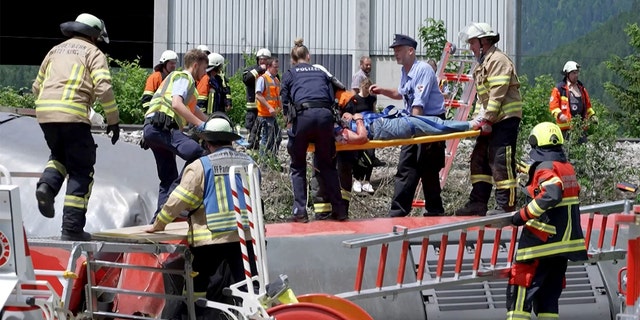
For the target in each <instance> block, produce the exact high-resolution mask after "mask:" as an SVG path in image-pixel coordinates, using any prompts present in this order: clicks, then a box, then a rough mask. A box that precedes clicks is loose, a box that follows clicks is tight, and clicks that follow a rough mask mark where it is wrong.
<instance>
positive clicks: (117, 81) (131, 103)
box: [95, 58, 149, 124]
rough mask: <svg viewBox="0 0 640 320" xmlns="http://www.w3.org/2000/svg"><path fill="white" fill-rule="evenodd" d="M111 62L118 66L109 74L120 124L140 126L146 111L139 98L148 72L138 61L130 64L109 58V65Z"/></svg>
mask: <svg viewBox="0 0 640 320" xmlns="http://www.w3.org/2000/svg"><path fill="white" fill-rule="evenodd" d="M112 62H113V63H115V64H116V65H117V66H118V67H117V68H114V69H113V72H112V74H111V84H112V86H113V93H114V95H115V96H116V102H117V103H118V111H119V113H120V122H121V123H127V124H141V123H142V122H143V121H144V113H145V111H146V110H144V108H143V107H142V104H141V103H140V97H142V92H143V91H144V85H145V82H146V81H147V77H148V76H149V72H148V71H147V70H146V69H144V68H141V67H140V59H135V60H133V61H131V62H130V61H126V60H124V61H122V60H118V59H111V58H109V63H112ZM95 109H96V111H100V112H102V107H97V106H96V108H95ZM103 114H104V113H103Z"/></svg>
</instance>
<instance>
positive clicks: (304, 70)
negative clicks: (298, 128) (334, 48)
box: [288, 63, 335, 106]
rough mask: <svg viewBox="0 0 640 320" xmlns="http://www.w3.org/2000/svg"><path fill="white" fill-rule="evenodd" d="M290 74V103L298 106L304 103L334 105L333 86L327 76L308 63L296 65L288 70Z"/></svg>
mask: <svg viewBox="0 0 640 320" xmlns="http://www.w3.org/2000/svg"><path fill="white" fill-rule="evenodd" d="M288 72H290V74H291V82H290V84H291V88H290V90H289V92H290V95H291V102H292V103H293V104H295V105H296V106H300V105H301V104H302V103H304V102H319V103H326V104H327V105H329V106H330V105H332V104H333V103H334V99H335V98H334V92H333V85H332V84H331V80H330V79H329V77H328V76H327V74H326V73H325V72H324V71H322V70H321V69H319V68H317V67H314V66H312V65H310V64H308V63H298V64H297V65H295V66H293V67H291V68H290V69H289V71H288Z"/></svg>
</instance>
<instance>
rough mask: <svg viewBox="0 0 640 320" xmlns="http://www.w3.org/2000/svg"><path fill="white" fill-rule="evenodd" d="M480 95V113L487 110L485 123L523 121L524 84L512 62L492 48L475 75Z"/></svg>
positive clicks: (478, 103)
mask: <svg viewBox="0 0 640 320" xmlns="http://www.w3.org/2000/svg"><path fill="white" fill-rule="evenodd" d="M473 76H474V78H475V80H476V87H477V89H478V90H477V91H478V99H477V102H476V110H480V108H483V109H485V110H486V111H485V114H484V119H486V120H487V121H489V122H491V123H496V122H499V121H501V120H504V119H507V118H512V117H515V118H522V97H521V96H520V91H519V90H518V89H519V88H520V83H519V82H518V75H517V74H516V71H515V69H514V66H513V62H511V59H510V58H509V57H508V56H507V55H506V54H504V53H503V52H502V51H500V49H498V48H496V47H495V46H494V47H491V49H489V50H488V51H487V53H486V54H485V56H484V60H483V62H482V63H481V64H478V66H477V67H476V69H475V70H474V71H473Z"/></svg>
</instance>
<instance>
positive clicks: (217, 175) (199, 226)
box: [154, 147, 254, 247]
mask: <svg viewBox="0 0 640 320" xmlns="http://www.w3.org/2000/svg"><path fill="white" fill-rule="evenodd" d="M250 163H254V162H253V160H252V159H251V157H250V156H248V155H247V154H245V153H242V152H237V151H235V150H233V149H232V148H230V147H228V148H227V147H223V148H220V149H218V150H216V151H215V152H213V153H212V154H210V155H208V156H205V157H202V158H201V159H200V161H194V162H192V163H190V164H189V165H187V167H185V170H184V173H183V176H182V179H181V180H180V185H178V186H177V187H176V188H175V189H174V191H173V192H171V194H170V195H169V199H167V202H166V203H165V205H164V206H163V207H162V210H161V211H160V213H159V214H158V216H157V219H156V221H155V223H154V225H156V226H157V225H166V224H168V223H170V222H172V221H173V220H174V219H175V218H177V217H178V216H179V215H180V213H181V212H183V211H184V210H187V211H191V212H192V214H190V215H189V231H188V232H187V240H188V242H189V244H190V245H191V246H195V247H197V246H203V245H210V244H216V243H224V242H234V241H238V239H239V237H238V232H237V226H236V221H235V211H234V207H233V199H232V198H231V186H230V184H229V180H228V174H229V168H230V167H231V166H234V165H239V166H248V165H249V164H250ZM207 171H208V172H207ZM240 186H241V185H240ZM238 196H239V200H240V201H241V203H243V202H244V201H243V200H244V194H243V192H241V191H240V190H239V195H238ZM241 207H242V209H243V210H245V208H246V206H244V205H243V206H241ZM205 211H206V213H205ZM245 222H246V221H245ZM244 225H245V229H246V225H247V224H246V223H244ZM248 238H249V237H248V236H247V239H248Z"/></svg>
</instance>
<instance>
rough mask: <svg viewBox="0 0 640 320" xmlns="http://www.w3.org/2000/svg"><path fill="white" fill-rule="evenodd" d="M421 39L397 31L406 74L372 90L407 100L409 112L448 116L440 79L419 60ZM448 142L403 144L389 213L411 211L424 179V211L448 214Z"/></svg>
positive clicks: (398, 55)
mask: <svg viewBox="0 0 640 320" xmlns="http://www.w3.org/2000/svg"><path fill="white" fill-rule="evenodd" d="M417 45H418V43H417V42H416V41H415V40H414V39H413V38H411V37H409V36H406V35H402V34H396V36H395V39H394V41H393V44H392V45H391V46H390V48H393V54H394V56H395V58H396V61H397V63H398V64H399V65H401V66H402V78H401V79H400V86H398V88H397V89H390V88H381V87H379V86H377V85H375V84H374V85H372V86H371V89H370V91H371V93H373V94H382V95H385V96H387V97H389V98H391V99H396V100H400V99H402V100H404V106H405V109H406V110H407V112H409V113H410V114H412V115H416V116H436V117H439V118H441V119H444V115H445V110H444V97H443V96H442V93H441V92H440V89H439V88H438V79H437V77H436V75H435V73H434V72H433V69H432V68H431V66H429V65H428V64H427V63H425V62H423V61H418V59H417V58H416V55H415V52H416V47H417ZM444 150H445V144H444V142H434V143H424V144H420V145H407V146H402V148H401V152H400V159H399V161H398V171H397V172H396V176H395V191H394V194H393V199H392V201H391V209H390V210H389V215H390V216H391V217H403V216H406V215H408V214H410V213H411V206H412V203H413V196H414V193H415V191H416V188H417V187H418V182H419V181H420V179H422V188H423V192H424V199H425V210H424V212H423V215H425V216H436V215H444V207H443V206H442V198H441V197H440V193H441V191H442V190H441V189H440V169H442V168H443V167H444Z"/></svg>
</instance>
